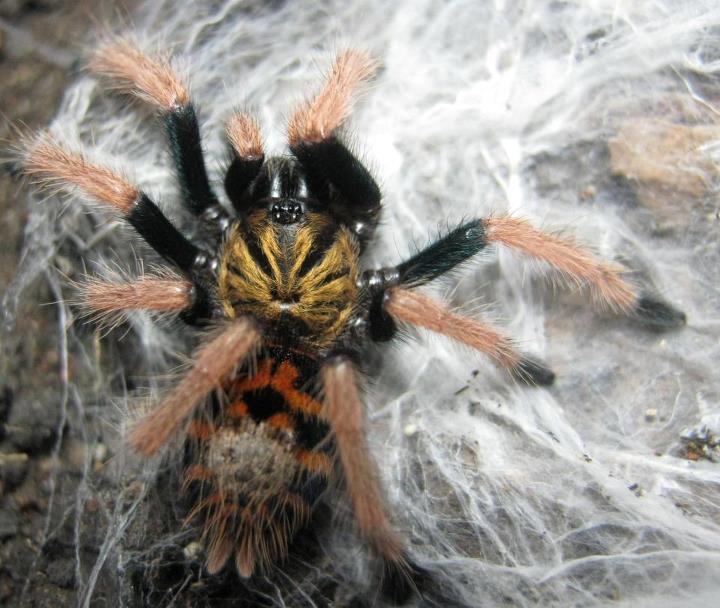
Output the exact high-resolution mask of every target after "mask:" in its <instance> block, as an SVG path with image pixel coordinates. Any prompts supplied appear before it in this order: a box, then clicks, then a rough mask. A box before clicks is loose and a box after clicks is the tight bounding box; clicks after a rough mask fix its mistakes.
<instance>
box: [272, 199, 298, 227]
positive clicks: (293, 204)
mask: <svg viewBox="0 0 720 608" xmlns="http://www.w3.org/2000/svg"><path fill="white" fill-rule="evenodd" d="M302 214H303V211H302V205H301V204H300V203H298V202H297V201H277V202H275V203H273V204H272V206H271V207H270V215H271V217H272V219H273V221H274V222H276V223H278V224H295V223H296V222H298V221H299V220H300V218H301V217H302Z"/></svg>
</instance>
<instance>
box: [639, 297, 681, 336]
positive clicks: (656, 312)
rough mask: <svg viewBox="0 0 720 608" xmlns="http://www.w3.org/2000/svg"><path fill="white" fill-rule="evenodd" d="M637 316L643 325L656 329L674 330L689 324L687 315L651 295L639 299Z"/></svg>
mask: <svg viewBox="0 0 720 608" xmlns="http://www.w3.org/2000/svg"><path fill="white" fill-rule="evenodd" d="M635 314H636V316H637V317H638V319H639V320H640V322H641V323H642V324H643V325H647V326H648V327H651V328H654V329H659V330H662V329H672V328H673V327H681V326H683V325H685V323H686V322H687V317H686V316H685V313H684V312H682V311H680V310H678V309H677V308H674V307H673V306H671V305H670V304H668V303H666V302H663V301H662V300H660V299H658V298H654V297H652V296H649V295H643V296H641V297H639V298H638V301H637V304H636V305H635Z"/></svg>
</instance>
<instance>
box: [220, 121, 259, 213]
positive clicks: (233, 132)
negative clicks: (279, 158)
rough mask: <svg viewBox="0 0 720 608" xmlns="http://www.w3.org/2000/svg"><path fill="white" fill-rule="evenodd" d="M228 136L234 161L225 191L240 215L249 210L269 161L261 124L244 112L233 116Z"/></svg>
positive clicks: (226, 178)
mask: <svg viewBox="0 0 720 608" xmlns="http://www.w3.org/2000/svg"><path fill="white" fill-rule="evenodd" d="M225 134H226V136H227V139H228V141H229V142H230V148H231V161H230V166H229V167H228V170H227V173H226V174H225V192H226V193H227V195H228V198H229V199H230V201H231V202H232V204H233V207H235V210H236V211H237V212H238V213H240V212H243V211H246V210H247V208H248V202H249V200H248V198H247V194H248V191H249V187H250V185H251V184H252V182H253V180H254V179H255V178H256V177H257V175H258V173H260V169H261V167H262V165H263V162H264V160H265V152H264V151H263V145H262V135H261V134H260V127H259V126H258V124H257V121H256V120H255V119H254V118H253V117H252V116H250V115H249V114H246V113H244V112H239V113H236V114H233V116H231V117H230V120H229V121H228V123H227V125H226V127H225Z"/></svg>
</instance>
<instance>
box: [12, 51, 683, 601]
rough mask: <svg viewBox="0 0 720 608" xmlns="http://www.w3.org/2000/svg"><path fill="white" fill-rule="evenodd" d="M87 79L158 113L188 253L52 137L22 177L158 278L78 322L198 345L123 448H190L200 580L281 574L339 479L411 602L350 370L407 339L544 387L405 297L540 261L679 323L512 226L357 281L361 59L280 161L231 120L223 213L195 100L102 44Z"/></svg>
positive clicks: (117, 288)
mask: <svg viewBox="0 0 720 608" xmlns="http://www.w3.org/2000/svg"><path fill="white" fill-rule="evenodd" d="M89 66H90V69H91V71H93V72H95V73H96V74H98V75H99V76H100V77H102V78H104V79H105V80H106V81H107V82H108V83H109V84H110V85H111V86H112V87H113V88H115V89H118V90H120V91H121V92H124V93H129V94H131V95H134V96H136V97H138V98H140V99H141V100H143V101H144V102H147V103H148V104H150V105H151V106H153V107H154V108H155V109H156V110H157V111H158V112H159V114H160V116H161V118H162V121H163V123H164V126H165V131H166V134H167V139H168V142H169V147H170V151H171V155H172V159H173V161H174V165H175V168H176V172H177V177H178V180H179V182H180V187H181V188H180V189H181V197H182V203H183V205H184V206H185V208H186V209H187V210H189V211H190V212H191V214H192V215H194V216H195V218H196V221H197V229H196V233H195V234H194V236H193V238H192V239H189V238H187V237H186V236H184V235H183V234H182V233H181V232H180V231H179V230H178V229H177V228H176V227H175V226H174V225H173V224H172V223H171V222H170V221H168V219H166V217H165V216H164V215H163V214H162V212H161V211H160V210H159V209H158V207H157V206H156V205H155V203H153V201H152V200H150V198H149V197H148V196H147V195H146V194H145V193H143V192H142V191H141V190H139V189H138V188H137V187H135V186H134V185H132V184H130V183H128V181H126V179H125V178H123V177H121V176H120V175H118V174H117V173H115V172H113V171H111V170H109V169H108V168H105V167H103V166H100V165H97V164H94V163H93V162H91V161H89V160H87V159H86V157H85V156H84V155H83V154H82V153H80V152H76V151H71V150H69V149H67V148H66V147H64V146H63V145H61V144H60V143H58V142H57V141H56V140H54V139H53V138H52V137H51V136H49V135H40V136H38V137H36V138H33V139H32V140H30V141H28V142H27V145H26V146H25V152H24V158H23V163H24V168H25V172H26V173H27V174H28V175H30V176H32V177H33V178H35V179H36V180H37V181H38V182H39V183H40V184H41V185H60V186H68V187H76V188H79V189H80V190H81V191H84V193H85V194H86V195H88V196H89V197H90V198H92V199H95V200H96V201H99V202H100V203H102V204H105V205H107V206H109V207H111V208H113V209H115V210H116V211H118V212H119V213H120V214H121V215H122V216H123V217H124V218H125V219H126V220H127V221H128V222H129V223H130V224H131V225H132V226H133V227H134V228H135V230H136V231H137V232H138V234H139V235H140V236H141V237H142V238H143V239H144V240H145V241H146V242H147V243H148V244H149V245H150V246H151V247H152V248H153V249H154V250H155V251H156V252H157V253H158V254H159V255H160V256H161V257H162V258H164V260H165V261H166V262H167V264H168V265H169V267H170V268H171V269H172V273H170V272H166V273H162V274H160V273H157V274H149V275H145V276H141V277H139V278H138V279H137V280H134V281H125V282H122V281H116V282H109V281H101V280H98V279H92V280H89V281H88V282H87V283H86V284H85V285H84V286H83V287H82V293H83V296H82V300H83V302H84V305H85V306H86V307H87V308H88V309H89V311H91V312H92V313H95V314H97V315H99V316H101V317H107V316H112V315H117V314H122V313H123V312H125V311H128V310H130V309H141V310H150V311H160V312H165V313H174V314H177V315H179V316H180V317H181V318H182V319H183V320H184V321H185V322H186V323H187V324H188V325H189V326H196V327H198V328H200V329H203V328H204V331H203V332H201V333H200V335H201V343H200V346H199V348H198V349H197V351H196V352H195V354H194V357H193V360H192V363H191V365H190V366H189V368H188V370H187V372H186V373H185V375H184V376H183V377H182V378H181V379H180V380H179V382H178V384H177V385H176V386H175V387H174V388H173V389H171V390H169V392H168V393H167V394H166V396H165V397H164V399H163V400H162V402H161V403H159V404H158V405H157V406H156V407H155V408H154V409H152V410H151V411H150V412H149V413H147V414H146V415H145V416H144V417H143V418H141V419H140V420H139V421H137V423H136V424H135V425H134V426H133V427H132V429H131V431H130V434H129V443H130V445H131V446H132V447H133V448H134V449H135V450H136V451H137V452H139V453H140V454H141V455H143V456H145V457H148V458H149V457H152V456H154V455H156V454H158V453H160V452H161V451H162V450H163V449H164V448H166V447H167V446H169V445H172V443H173V442H174V441H175V440H177V439H178V438H180V439H182V440H183V441H184V442H185V445H186V447H188V446H189V450H187V449H186V453H190V454H191V455H192V458H191V459H190V461H189V462H187V463H186V466H185V468H184V471H183V473H182V477H183V479H182V483H183V488H184V490H185V491H186V492H188V493H189V494H190V495H191V496H193V501H194V503H193V504H194V507H193V508H192V509H191V510H190V512H189V513H188V519H189V520H193V519H200V520H201V521H202V522H203V540H204V547H205V569H206V570H207V572H208V573H209V574H210V575H213V574H215V573H218V572H219V571H221V570H222V569H224V568H225V567H228V563H229V562H233V566H234V568H235V570H236V571H237V573H238V574H239V575H240V576H241V577H245V578H247V577H250V576H252V575H253V574H255V573H261V572H263V571H267V569H268V568H269V567H270V566H271V565H273V564H276V563H281V562H282V561H283V559H284V558H285V557H286V555H287V552H288V547H289V545H290V543H291V541H292V539H293V537H294V536H295V535H296V533H297V532H298V531H299V530H300V529H302V528H303V527H305V526H307V524H308V522H309V519H310V516H311V514H312V512H313V510H314V509H315V507H316V505H317V504H318V503H319V501H320V500H321V499H322V496H323V492H324V491H325V489H326V488H327V486H328V484H329V482H330V480H331V479H334V478H339V479H341V480H342V481H343V484H344V487H345V490H346V492H347V495H348V497H349V500H350V502H351V504H352V507H353V511H354V516H355V520H356V523H357V528H358V530H359V532H360V533H361V535H362V536H363V537H364V539H365V541H367V543H368V544H369V546H370V547H371V548H372V550H373V551H374V554H375V555H376V556H377V557H378V558H379V560H380V561H381V564H382V566H383V572H384V578H383V580H384V585H383V589H384V591H385V592H386V594H387V595H388V596H389V597H390V598H391V599H394V600H395V601H397V602H401V601H403V600H404V599H405V598H407V597H408V596H409V594H410V593H412V592H413V590H414V588H415V587H416V586H417V585H418V584H419V583H418V581H419V580H420V579H421V572H422V569H421V568H420V567H419V566H417V565H416V564H415V563H414V562H413V560H412V559H411V556H410V554H409V552H408V550H407V548H406V546H405V544H404V543H403V540H402V538H401V537H400V535H399V534H398V533H396V531H395V530H394V529H393V527H392V525H391V523H390V516H389V513H388V509H387V507H386V504H385V502H384V500H383V495H382V492H381V488H380V485H379V482H378V478H377V472H376V469H375V465H374V463H373V460H372V458H371V455H370V453H369V450H368V447H367V444H366V439H365V431H364V405H363V397H362V390H361V384H362V382H361V380H362V370H363V368H364V361H365V355H366V352H367V350H368V347H369V345H370V343H372V342H386V341H389V340H392V339H393V337H395V336H396V335H397V332H398V327H399V326H401V325H403V324H407V325H411V326H418V327H422V328H426V329H429V330H431V331H433V332H438V333H440V334H444V335H446V336H449V337H451V338H453V339H455V340H457V341H460V342H463V343H465V344H467V345H469V346H471V347H473V348H474V349H476V350H478V351H481V352H483V353H485V354H486V355H489V356H490V357H491V358H492V359H493V360H494V361H495V362H496V363H497V364H498V365H499V366H501V367H502V368H504V369H505V370H507V372H508V373H509V374H510V375H511V376H514V377H515V378H517V379H519V380H521V381H525V382H527V383H529V384H537V385H549V384H551V383H552V382H553V380H554V374H553V372H552V371H551V370H550V369H549V368H548V367H547V366H545V365H544V364H543V363H542V362H540V361H538V360H537V359H534V358H532V357H530V356H528V355H526V354H524V353H522V352H521V351H519V350H518V349H517V348H516V346H515V345H514V343H513V341H512V340H511V339H509V338H508V337H506V336H504V335H503V334H502V333H501V331H499V330H498V329H496V328H494V327H492V326H491V325H489V324H487V323H484V322H482V321H480V320H478V319H473V318H469V317H466V316H462V315H460V314H457V313H455V312H453V311H452V310H450V309H449V308H448V307H447V306H445V305H444V304H443V303H441V302H438V301H436V300H434V299H432V298H430V297H428V296H427V295H424V294H423V293H421V292H419V291H417V288H419V287H422V286H423V285H425V284H426V283H429V282H431V281H433V280H434V279H436V278H438V277H440V276H442V275H444V274H445V273H448V272H449V271H451V270H453V269H454V268H455V267H457V266H458V265H459V264H461V263H463V262H465V261H466V260H469V259H471V258H472V257H473V256H475V255H476V254H477V253H478V252H480V251H481V250H483V249H485V248H486V247H488V246H489V245H491V244H493V243H497V244H499V245H503V246H506V247H509V248H512V249H514V250H517V251H519V252H521V253H523V254H526V255H528V256H532V257H533V258H535V259H537V260H540V261H543V262H545V263H546V264H548V265H550V266H551V267H553V268H554V269H556V270H557V271H559V272H560V273H561V274H562V275H564V276H565V277H566V278H569V279H570V280H572V281H574V282H575V283H577V284H580V285H584V286H589V287H590V288H591V289H592V290H593V293H594V295H595V297H596V299H597V300H599V301H600V302H601V303H602V304H605V305H606V306H609V307H610V308H612V309H613V310H614V311H616V312H618V313H621V314H626V315H631V316H634V317H635V318H637V319H639V320H640V321H641V322H643V323H645V324H647V325H649V326H652V327H656V328H667V327H673V326H677V325H681V324H682V323H684V321H685V317H684V314H683V313H682V312H680V311H677V310H675V309H674V308H673V307H672V306H670V305H669V304H666V303H665V302H663V301H662V300H660V299H659V298H657V297H655V296H654V295H652V294H650V293H646V292H644V291H642V290H640V289H638V288H637V287H636V286H634V285H633V284H632V283H630V282H629V281H628V280H626V278H625V277H624V276H623V274H624V272H625V269H624V268H623V267H622V266H620V265H618V264H614V263H608V262H604V261H602V260H599V259H597V258H596V257H594V256H593V255H592V254H590V253H588V252H586V251H584V250H583V249H582V248H580V247H579V246H577V245H576V244H575V243H574V242H572V241H571V240H570V239H567V238H562V237H559V236H556V235H552V234H548V233H545V232H542V231H540V230H538V229H536V228H534V227H533V226H532V225H531V224H530V223H528V222H527V221H525V220H522V219H519V218H515V217H510V216H496V217H490V218H485V219H473V220H470V221H466V222H464V223H462V224H461V225H459V226H457V227H456V228H454V229H453V230H449V231H447V232H446V234H444V235H443V236H441V237H440V238H438V239H437V240H435V241H434V242H432V244H430V245H429V246H427V247H425V248H423V249H421V250H419V251H418V252H417V253H416V254H415V255H413V256H412V257H410V258H409V259H406V260H404V261H402V262H400V263H399V264H397V265H396V266H393V267H388V268H380V269H363V267H362V256H363V253H364V252H365V250H366V249H367V247H368V245H369V243H370V241H371V238H372V235H373V232H374V230H375V227H376V225H377V223H378V219H379V216H380V212H381V192H380V189H379V188H378V186H377V184H376V182H375V180H374V179H373V177H372V176H371V174H370V173H369V172H368V170H367V169H366V168H365V167H364V166H363V165H362V164H361V162H360V161H359V160H358V159H357V158H356V157H355V156H354V155H353V153H352V152H351V151H350V150H349V149H348V147H347V146H346V145H345V144H344V143H343V140H342V129H341V127H342V126H343V124H344V122H345V120H346V118H347V116H348V114H349V111H350V108H351V105H352V102H353V100H354V97H355V95H356V93H357V91H358V90H359V87H360V85H361V84H362V83H363V82H365V81H366V80H368V79H369V78H370V77H371V76H372V75H373V73H374V71H375V69H376V64H375V62H374V61H373V60H372V59H371V57H369V56H368V55H367V54H365V53H363V52H360V51H356V50H347V51H344V52H342V53H340V54H339V55H338V57H337V58H336V59H335V62H334V64H333V65H332V68H331V69H330V71H329V73H328V75H327V77H326V80H325V82H324V84H323V86H322V88H321V89H320V90H319V92H318V93H317V94H316V95H315V96H314V97H312V98H310V99H309V100H308V101H307V102H305V103H304V104H302V105H301V106H300V107H299V108H298V109H297V110H296V112H295V113H294V114H293V115H292V117H291V119H290V121H289V127H288V143H289V152H290V153H289V154H288V155H285V156H276V157H269V158H266V156H265V152H264V150H263V143H262V136H261V132H260V128H259V126H258V123H257V122H256V120H255V119H254V118H253V117H252V116H250V115H249V114H247V113H243V112H238V113H235V114H234V115H233V116H231V117H230V118H229V120H228V122H227V124H226V135H227V140H228V142H229V150H230V155H231V159H230V162H229V166H228V168H227V171H226V173H225V178H224V189H225V193H226V195H227V199H228V200H229V202H230V203H231V204H232V212H229V211H228V210H227V209H226V207H225V206H224V205H223V204H222V203H221V202H220V199H219V198H218V197H217V195H216V194H215V193H214V192H213V189H212V187H211V184H210V180H209V179H208V175H207V172H206V167H205V161H204V158H203V152H202V145H201V136H200V129H199V126H198V119H197V116H196V112H195V109H194V105H193V102H192V100H191V98H190V96H189V94H188V90H187V86H186V85H185V83H184V82H183V80H182V79H181V78H180V77H179V76H178V75H177V74H175V73H174V72H173V70H172V68H171V66H170V63H169V60H168V58H167V57H165V56H154V57H153V56H149V55H146V54H145V53H143V52H142V51H141V50H139V48H138V47H137V46H135V45H134V44H133V43H132V42H130V41H128V40H126V39H114V40H111V41H109V42H107V43H105V44H104V45H103V46H101V47H100V49H99V50H98V51H97V53H96V54H95V55H94V57H93V58H92V60H91V62H90V64H89Z"/></svg>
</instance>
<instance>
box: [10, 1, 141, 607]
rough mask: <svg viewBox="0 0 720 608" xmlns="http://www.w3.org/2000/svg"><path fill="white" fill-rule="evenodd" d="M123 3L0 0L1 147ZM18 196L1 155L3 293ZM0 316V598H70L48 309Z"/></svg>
mask: <svg viewBox="0 0 720 608" xmlns="http://www.w3.org/2000/svg"><path fill="white" fill-rule="evenodd" d="M99 4H101V5H102V6H98V5H99ZM124 6H127V3H124ZM122 12H123V7H121V6H120V5H119V4H118V3H110V2H103V3H97V2H94V1H93V0H80V1H61V0H2V1H0V112H2V119H0V138H1V139H2V142H3V143H2V147H3V153H2V156H3V157H7V153H6V152H5V149H6V148H7V146H8V143H10V144H11V143H12V141H13V138H15V137H16V128H17V127H18V126H20V127H21V128H23V129H24V128H27V129H29V130H35V129H39V128H42V127H43V126H44V125H45V124H47V123H48V121H49V120H50V119H51V118H52V117H53V115H54V113H55V112H56V110H57V107H58V104H59V103H60V101H61V98H62V94H63V91H64V89H65V86H66V84H67V82H68V81H69V80H70V79H72V78H73V76H74V74H75V73H76V71H77V70H78V69H80V66H81V55H80V43H81V42H82V41H83V39H84V37H85V36H86V34H87V32H88V31H89V30H90V28H91V27H93V26H94V24H95V23H96V22H97V21H98V20H99V21H100V22H108V23H111V22H112V20H113V19H114V18H116V17H117V16H118V15H121V14H122ZM90 15H92V17H91V16H90ZM25 198H26V197H25V196H24V193H23V191H22V184H21V182H20V180H19V179H18V176H17V174H16V171H15V169H14V167H13V165H12V162H10V163H6V164H4V165H3V166H2V168H1V169H0V234H2V238H1V239H0V293H2V294H5V293H6V290H7V287H8V285H9V283H10V281H11V279H12V277H13V275H14V273H15V271H16V269H17V266H18V263H19V258H20V254H21V248H22V243H23V238H24V229H25V224H26V220H27V215H28V212H27V203H26V201H25ZM28 289H29V290H30V291H31V292H32V299H33V300H34V301H35V302H37V301H40V302H43V303H47V302H51V301H52V300H53V296H52V294H51V293H50V290H49V289H48V286H47V285H43V284H37V285H31V286H30V287H29V288H28ZM25 299H27V298H25ZM26 308H27V307H26ZM2 323H3V330H2V334H1V335H2V338H1V339H2V349H3V355H4V356H3V357H2V358H0V361H1V362H2V363H0V365H1V367H0V604H2V605H8V606H58V607H60V606H74V605H76V603H77V600H78V598H77V591H76V587H77V585H76V574H77V573H76V570H75V564H76V559H75V555H74V552H75V549H74V547H75V546H76V545H75V543H73V542H72V539H73V536H74V534H75V530H74V524H73V519H74V518H73V517H72V513H73V504H74V502H75V500H76V496H77V493H76V491H77V488H78V484H79V483H80V482H81V480H82V479H83V470H84V467H85V466H86V462H85V458H84V453H85V450H84V446H83V445H82V442H81V441H80V440H78V439H76V438H74V437H73V436H72V434H71V433H64V430H65V429H66V428H67V427H68V424H67V423H66V421H65V420H63V419H61V416H63V412H64V411H66V410H67V408H66V407H64V406H63V404H62V403H61V402H62V401H63V396H62V395H61V394H59V392H58V386H59V382H58V378H59V374H60V372H61V362H60V360H59V355H58V318H57V311H56V309H55V308H54V307H52V306H32V307H31V308H28V309H26V310H21V311H18V314H17V316H15V317H14V318H13V319H11V318H9V317H8V316H4V318H3V319H2ZM61 434H63V435H66V436H65V437H61V436H60V435H61ZM90 512H92V509H90ZM88 523H90V522H88ZM91 527H92V526H90V528H91ZM90 528H88V530H90ZM91 534H92V533H91ZM88 540H89V544H88V545H87V547H88V550H89V551H93V550H94V548H97V546H98V542H97V541H98V540H101V539H95V541H93V540H92V539H88Z"/></svg>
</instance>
